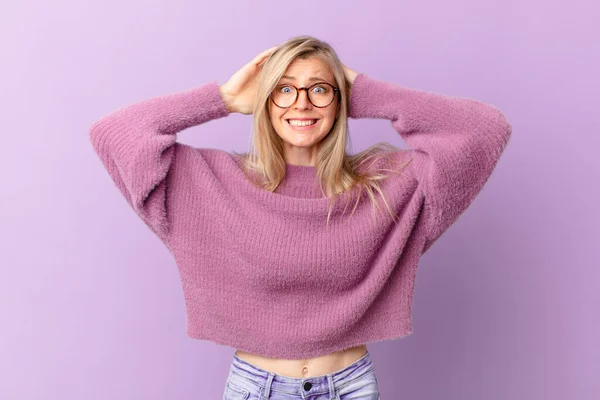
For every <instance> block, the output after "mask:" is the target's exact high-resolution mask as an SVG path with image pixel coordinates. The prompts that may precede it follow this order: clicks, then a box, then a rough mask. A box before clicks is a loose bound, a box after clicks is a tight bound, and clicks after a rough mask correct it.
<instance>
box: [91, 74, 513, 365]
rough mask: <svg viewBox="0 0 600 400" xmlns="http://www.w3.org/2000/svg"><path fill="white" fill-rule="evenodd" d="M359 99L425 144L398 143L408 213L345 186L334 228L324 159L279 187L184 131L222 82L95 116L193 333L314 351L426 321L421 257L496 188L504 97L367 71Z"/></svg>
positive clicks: (105, 155) (107, 155)
mask: <svg viewBox="0 0 600 400" xmlns="http://www.w3.org/2000/svg"><path fill="white" fill-rule="evenodd" d="M350 103H351V104H350V117H351V118H385V119H388V120H390V121H391V124H392V126H393V127H394V129H395V130H396V131H397V132H398V133H399V134H400V135H401V137H402V138H403V139H404V140H405V141H406V143H407V144H408V146H409V147H410V149H407V150H400V151H398V152H397V153H394V155H395V157H400V158H401V159H407V158H413V162H412V163H411V164H409V166H408V167H407V168H406V169H405V170H404V172H405V174H404V175H403V174H398V175H392V176H391V177H390V178H389V179H388V180H386V181H385V182H384V183H383V185H382V189H383V191H384V194H385V196H386V199H387V201H388V203H389V204H390V206H391V207H392V208H393V209H394V210H395V211H396V212H397V213H398V215H399V221H398V222H396V223H394V222H393V221H392V219H391V218H390V216H389V214H388V213H387V211H385V208H383V211H384V212H383V213H380V214H377V215H376V218H377V220H376V221H375V222H374V221H373V220H372V217H373V215H372V212H371V207H372V206H371V202H370V199H369V198H368V196H366V195H363V196H361V201H360V203H359V206H358V208H357V209H356V210H355V214H354V215H353V216H352V217H350V218H348V215H349V213H348V211H346V214H344V215H343V216H340V212H341V211H342V210H343V208H344V206H345V201H344V200H343V198H342V199H339V200H338V202H337V204H336V206H335V207H334V209H333V212H332V216H331V219H330V222H329V230H326V227H325V221H326V218H327V212H328V205H329V203H328V199H327V198H326V197H323V196H322V194H321V193H320V192H319V190H318V189H317V190H315V188H314V185H313V184H314V182H315V177H316V173H315V167H310V166H297V165H291V164H287V167H286V168H287V169H286V177H285V179H284V181H283V182H282V184H281V185H280V186H279V187H278V188H277V190H276V191H275V192H274V193H272V192H269V191H266V190H263V189H259V188H257V187H255V186H253V185H252V183H250V181H248V180H247V178H246V177H245V175H244V173H243V171H242V170H241V166H240V165H239V164H238V161H236V159H235V158H234V156H233V155H232V154H230V153H228V152H226V151H223V150H219V149H213V148H194V147H191V146H188V145H185V144H181V143H178V142H177V141H176V134H177V132H180V131H182V130H183V129H186V128H189V127H191V126H194V125H198V124H203V123H206V122H208V121H211V120H213V119H217V118H222V117H225V116H227V115H228V112H227V110H226V108H225V104H224V103H223V99H222V98H221V96H220V93H219V90H218V85H217V83H216V82H214V81H213V82H210V83H207V84H204V85H202V86H199V87H197V88H194V89H191V90H187V91H184V92H180V93H174V94H170V95H166V96H162V97H155V98H151V99H148V100H145V101H141V102H139V103H136V104H133V105H129V106H127V107H124V108H122V109H119V110H117V111H115V112H113V113H111V114H109V115H108V116H105V117H104V118H102V119H100V120H99V121H96V122H95V123H94V124H93V125H92V126H91V128H90V140H91V142H92V144H93V146H94V148H95V151H96V152H97V154H98V156H99V157H100V160H101V161H102V163H103V165H104V167H105V168H106V170H107V171H108V174H109V175H110V177H111V178H112V180H113V181H114V183H115V184H116V186H117V187H118V189H119V190H120V192H121V193H122V195H123V196H124V197H125V199H126V200H127V202H128V203H129V204H130V205H131V207H132V208H133V210H134V211H135V212H136V213H137V215H139V217H140V218H141V219H142V220H143V221H144V223H145V224H146V225H147V226H148V227H149V228H150V229H151V230H152V231H153V232H154V233H155V234H156V235H157V236H158V237H159V238H160V239H161V240H162V242H163V243H164V244H165V245H166V246H167V248H168V249H169V250H170V252H171V254H173V257H174V260H175V262H176V264H177V267H178V270H179V274H180V277H181V282H182V287H183V293H184V298H185V306H186V315H187V327H186V331H187V335H188V336H189V337H192V338H196V339H202V340H209V341H212V342H214V343H217V344H220V345H227V346H231V347H233V348H236V349H240V350H244V351H248V352H251V353H256V354H260V355H263V356H266V357H275V358H286V359H303V358H311V357H317V356H320V355H324V354H327V353H331V352H335V351H339V350H342V349H345V348H348V347H352V346H356V345H359V344H364V343H367V342H374V341H381V340H386V339H396V338H401V337H403V336H406V335H409V334H411V333H412V324H411V311H412V299H413V293H414V287H415V286H414V285H415V277H416V271H417V265H418V261H419V258H420V256H421V255H422V254H423V253H424V252H425V251H426V250H427V249H428V248H429V247H430V246H431V245H432V244H433V243H434V242H435V241H436V239H437V238H438V237H439V236H440V235H441V234H442V233H443V232H444V231H445V230H446V229H447V228H448V227H449V226H450V225H451V224H452V223H454V222H455V221H456V220H457V219H458V217H459V216H460V215H461V214H462V213H463V212H464V211H465V210H466V209H467V207H468V206H469V205H470V204H471V202H472V201H473V200H474V198H475V197H476V196H477V194H478V193H479V192H480V191H481V189H482V187H483V185H484V184H485V182H486V181H487V180H488V178H489V176H490V175H491V173H492V170H493V168H494V167H495V165H496V163H497V161H498V160H499V158H500V155H501V153H502V152H503V150H504V148H505V146H506V144H507V142H508V140H509V137H510V134H511V125H510V124H509V123H508V122H507V120H506V118H505V117H504V115H503V114H502V113H501V112H500V111H499V110H498V109H497V108H495V107H493V106H491V105H488V104H484V103H481V102H478V101H475V100H472V99H467V98H458V97H451V96H446V95H440V94H435V93H430V92H424V91H418V90H415V89H408V88H404V87H401V86H397V85H395V84H391V83H386V82H382V81H378V80H375V79H373V78H371V77H369V76H367V75H365V74H359V75H358V76H357V77H356V80H355V82H354V84H353V88H352V93H351V97H350ZM215 134H221V133H219V132H215ZM351 205H352V206H354V203H352V204H351ZM381 207H384V206H383V205H381ZM349 209H351V207H349Z"/></svg>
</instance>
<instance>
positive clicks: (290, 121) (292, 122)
mask: <svg viewBox="0 0 600 400" xmlns="http://www.w3.org/2000/svg"><path fill="white" fill-rule="evenodd" d="M287 121H288V124H290V125H294V126H308V125H313V124H315V123H316V122H317V120H316V119H313V120H304V121H302V120H297V119H288V120H287Z"/></svg>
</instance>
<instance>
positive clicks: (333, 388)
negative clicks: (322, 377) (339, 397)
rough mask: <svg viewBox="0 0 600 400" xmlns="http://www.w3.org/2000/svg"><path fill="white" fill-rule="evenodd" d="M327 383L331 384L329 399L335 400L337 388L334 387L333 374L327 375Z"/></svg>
mask: <svg viewBox="0 0 600 400" xmlns="http://www.w3.org/2000/svg"><path fill="white" fill-rule="evenodd" d="M327 381H328V383H329V399H330V400H335V398H336V393H335V386H334V385H333V375H332V374H327Z"/></svg>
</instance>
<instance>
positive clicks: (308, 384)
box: [304, 382, 312, 391]
mask: <svg viewBox="0 0 600 400" xmlns="http://www.w3.org/2000/svg"><path fill="white" fill-rule="evenodd" d="M311 387H312V383H310V382H304V390H306V391H308V390H310V388H311Z"/></svg>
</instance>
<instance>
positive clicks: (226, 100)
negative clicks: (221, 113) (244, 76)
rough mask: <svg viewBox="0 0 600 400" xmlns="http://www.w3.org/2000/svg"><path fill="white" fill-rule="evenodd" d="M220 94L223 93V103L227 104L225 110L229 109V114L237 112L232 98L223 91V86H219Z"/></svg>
mask: <svg viewBox="0 0 600 400" xmlns="http://www.w3.org/2000/svg"><path fill="white" fill-rule="evenodd" d="M219 93H221V99H223V103H224V104H225V108H227V112H229V113H232V112H235V110H234V109H233V107H232V101H231V100H232V97H231V96H230V95H229V94H228V93H227V92H226V91H225V90H224V89H223V86H222V85H221V86H219Z"/></svg>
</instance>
